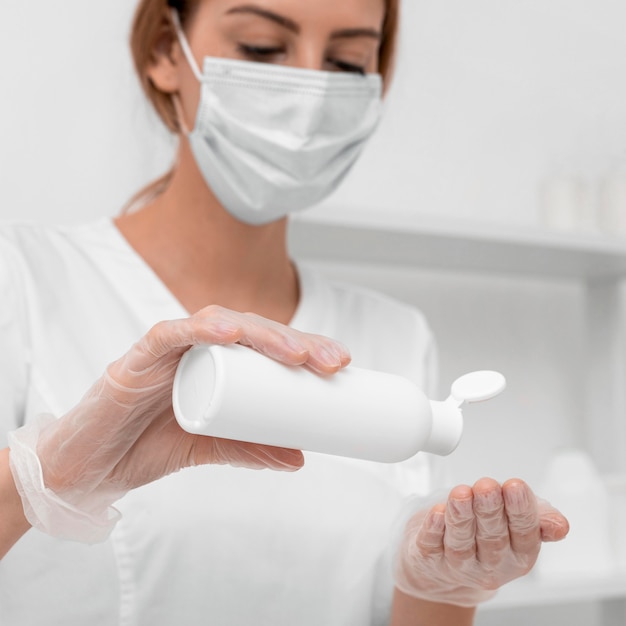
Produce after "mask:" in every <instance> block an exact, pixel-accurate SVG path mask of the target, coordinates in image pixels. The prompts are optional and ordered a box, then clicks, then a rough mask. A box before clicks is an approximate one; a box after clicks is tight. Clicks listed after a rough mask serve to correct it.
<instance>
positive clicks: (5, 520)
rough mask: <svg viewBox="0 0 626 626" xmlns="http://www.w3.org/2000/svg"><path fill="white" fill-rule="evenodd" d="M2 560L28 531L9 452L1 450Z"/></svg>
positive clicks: (0, 537) (0, 533) (0, 546)
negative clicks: (10, 464)
mask: <svg viewBox="0 0 626 626" xmlns="http://www.w3.org/2000/svg"><path fill="white" fill-rule="evenodd" d="M0 509H1V510H2V516H1V517H0V519H1V520H2V522H1V523H0V559H1V558H2V557H4V555H5V554H6V553H7V552H8V551H9V550H10V548H11V547H12V546H13V545H14V544H15V543H16V542H17V540H18V539H19V538H20V537H21V536H22V535H24V534H25V533H26V531H28V529H29V528H30V524H29V523H28V520H27V519H26V516H25V515H24V507H23V505H22V498H21V497H20V494H19V493H18V491H17V487H16V486H15V481H14V479H13V474H12V473H11V470H10V466H9V450H8V448H7V449H4V450H0Z"/></svg>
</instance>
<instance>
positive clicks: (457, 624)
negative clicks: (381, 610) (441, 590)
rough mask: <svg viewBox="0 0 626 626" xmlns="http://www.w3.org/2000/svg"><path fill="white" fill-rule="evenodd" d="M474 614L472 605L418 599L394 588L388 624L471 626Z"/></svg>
mask: <svg viewBox="0 0 626 626" xmlns="http://www.w3.org/2000/svg"><path fill="white" fill-rule="evenodd" d="M475 614H476V609H475V608H474V607H472V608H465V607H462V606H454V605H452V604H439V603H438V602H428V601H427V600H418V599H417V598H413V597H411V596H408V595H406V594H404V593H402V592H401V591H399V590H398V589H396V590H395V593H394V597H393V608H392V612H391V622H390V626H472V624H473V623H474V615H475Z"/></svg>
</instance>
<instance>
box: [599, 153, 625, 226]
mask: <svg viewBox="0 0 626 626" xmlns="http://www.w3.org/2000/svg"><path fill="white" fill-rule="evenodd" d="M598 200H599V202H598V226H599V228H600V229H601V230H602V231H604V232H606V233H607V234H610V235H616V236H621V237H626V162H622V163H620V164H617V165H614V166H613V167H612V168H611V169H610V170H609V171H608V172H607V173H606V174H605V175H604V176H603V178H602V180H601V181H600V189H599V199H598Z"/></svg>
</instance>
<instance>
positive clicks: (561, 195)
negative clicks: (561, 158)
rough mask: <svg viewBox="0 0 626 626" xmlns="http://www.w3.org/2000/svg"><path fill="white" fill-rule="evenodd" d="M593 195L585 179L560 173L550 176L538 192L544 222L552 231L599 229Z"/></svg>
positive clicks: (542, 221)
mask: <svg viewBox="0 0 626 626" xmlns="http://www.w3.org/2000/svg"><path fill="white" fill-rule="evenodd" d="M591 195H592V194H591V192H590V187H589V185H588V183H587V181H586V180H585V178H584V177H582V176H578V175H575V174H571V175H565V174H559V175H554V176H550V177H547V178H546V179H545V180H544V181H543V182H542V184H541V186H540V189H539V206H540V216H539V217H540V221H541V223H542V224H543V225H544V226H546V227H548V228H550V229H553V230H561V231H577V232H580V231H590V230H596V228H597V224H596V216H595V212H594V210H593V203H592V200H591Z"/></svg>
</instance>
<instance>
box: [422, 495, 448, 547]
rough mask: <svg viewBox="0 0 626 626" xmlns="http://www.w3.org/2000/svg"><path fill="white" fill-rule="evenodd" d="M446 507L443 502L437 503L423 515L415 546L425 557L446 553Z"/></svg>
mask: <svg viewBox="0 0 626 626" xmlns="http://www.w3.org/2000/svg"><path fill="white" fill-rule="evenodd" d="M445 512H446V508H445V505H443V504H437V505H435V506H434V507H432V508H431V509H430V510H429V511H428V512H426V513H425V514H422V513H420V514H418V515H419V516H420V517H421V516H422V515H423V520H421V523H420V525H419V530H418V531H417V534H416V535H415V547H416V548H417V550H418V553H419V554H420V556H421V557H423V558H433V557H438V556H441V555H443V553H444V543H443V540H444V533H445V527H446V521H445V519H446V518H445Z"/></svg>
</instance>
